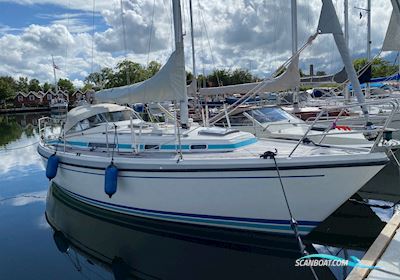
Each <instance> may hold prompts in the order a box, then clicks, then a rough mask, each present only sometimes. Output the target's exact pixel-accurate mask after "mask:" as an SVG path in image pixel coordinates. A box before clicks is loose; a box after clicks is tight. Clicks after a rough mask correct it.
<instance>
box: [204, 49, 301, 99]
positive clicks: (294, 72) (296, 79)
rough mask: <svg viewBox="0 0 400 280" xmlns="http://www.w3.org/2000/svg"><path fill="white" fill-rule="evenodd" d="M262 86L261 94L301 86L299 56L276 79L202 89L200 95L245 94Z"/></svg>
mask: <svg viewBox="0 0 400 280" xmlns="http://www.w3.org/2000/svg"><path fill="white" fill-rule="evenodd" d="M260 84H262V87H261V88H260V90H259V91H260V92H279V91H285V90H289V89H294V88H296V87H298V86H299V85H300V72H299V56H298V55H296V56H294V57H293V59H292V61H291V62H290V64H289V65H288V67H287V69H286V70H285V72H283V74H281V75H280V76H278V77H276V78H272V79H267V80H265V81H263V82H259V83H246V84H240V85H231V86H222V87H211V88H200V90H199V94H200V95H206V96H211V95H224V94H227V95H231V94H236V93H240V94H245V93H248V92H249V91H250V90H253V89H254V88H255V87H256V86H258V85H260Z"/></svg>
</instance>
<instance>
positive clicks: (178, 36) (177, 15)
mask: <svg viewBox="0 0 400 280" xmlns="http://www.w3.org/2000/svg"><path fill="white" fill-rule="evenodd" d="M172 11H173V17H174V34H175V52H176V53H180V52H182V55H183V52H184V49H183V32H182V13H181V2H180V0H172ZM182 70H183V71H182ZM177 71H182V73H181V75H182V79H183V80H184V81H186V72H185V67H183V69H177ZM184 84H185V87H184V88H182V89H181V90H183V91H186V82H185V83H184ZM180 121H181V125H182V127H183V128H187V127H188V126H189V112H188V98H187V94H185V100H184V101H181V103H180Z"/></svg>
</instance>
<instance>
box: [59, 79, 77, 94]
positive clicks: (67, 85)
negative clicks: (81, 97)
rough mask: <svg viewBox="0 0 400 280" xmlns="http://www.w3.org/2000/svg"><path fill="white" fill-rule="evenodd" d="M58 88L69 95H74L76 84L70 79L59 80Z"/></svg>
mask: <svg viewBox="0 0 400 280" xmlns="http://www.w3.org/2000/svg"><path fill="white" fill-rule="evenodd" d="M58 88H59V89H61V90H64V91H67V92H68V93H69V94H72V93H74V91H75V87H74V84H73V83H72V82H71V81H70V80H68V79H59V80H58Z"/></svg>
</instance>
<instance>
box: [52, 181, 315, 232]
mask: <svg viewBox="0 0 400 280" xmlns="http://www.w3.org/2000/svg"><path fill="white" fill-rule="evenodd" d="M57 186H58V185H57ZM58 187H59V188H61V189H62V190H63V191H64V192H66V193H68V194H69V195H70V196H72V197H74V198H76V199H78V200H81V201H85V202H87V203H89V204H92V205H96V206H99V207H100V208H106V209H110V210H113V211H117V212H122V213H129V214H136V215H138V216H143V217H150V218H158V219H162V220H169V221H177V222H179V221H180V222H191V223H197V224H205V225H214V226H215V225H217V226H218V225H219V226H230V227H235V228H242V229H258V230H262V231H265V229H268V230H272V231H276V230H277V231H287V232H290V233H291V232H292V229H291V226H290V221H287V220H264V221H263V222H252V221H250V220H263V219H249V218H235V217H218V216H215V217H213V216H208V215H195V214H185V213H173V212H163V211H156V210H145V209H138V208H133V207H128V206H122V205H117V204H112V203H107V202H102V201H98V200H95V199H91V198H88V197H85V196H82V195H79V194H76V193H74V192H71V191H68V190H66V189H65V188H63V187H60V186H58ZM246 220H247V221H246ZM299 224H300V225H299V230H300V231H301V232H302V233H309V232H310V231H311V230H312V229H313V228H314V227H316V226H317V225H318V224H319V223H318V222H311V221H301V222H299Z"/></svg>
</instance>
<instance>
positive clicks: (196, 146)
mask: <svg viewBox="0 0 400 280" xmlns="http://www.w3.org/2000/svg"><path fill="white" fill-rule="evenodd" d="M190 149H191V150H205V149H207V145H190Z"/></svg>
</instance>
